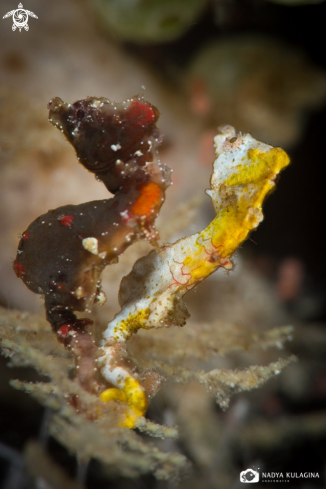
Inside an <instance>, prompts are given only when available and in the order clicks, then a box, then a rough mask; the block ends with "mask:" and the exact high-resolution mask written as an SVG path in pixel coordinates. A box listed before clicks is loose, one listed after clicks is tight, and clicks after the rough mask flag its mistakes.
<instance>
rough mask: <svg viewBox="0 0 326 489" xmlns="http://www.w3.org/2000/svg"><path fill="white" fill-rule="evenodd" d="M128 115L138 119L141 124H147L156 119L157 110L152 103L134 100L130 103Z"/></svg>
mask: <svg viewBox="0 0 326 489" xmlns="http://www.w3.org/2000/svg"><path fill="white" fill-rule="evenodd" d="M129 115H130V118H131V119H138V121H139V122H140V123H141V124H148V123H149V122H152V121H155V120H157V119H158V116H159V112H158V110H157V109H156V108H155V107H153V105H150V104H146V103H145V102H140V101H139V100H134V101H133V102H132V103H131V107H130V110H129Z"/></svg>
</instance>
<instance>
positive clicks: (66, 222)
mask: <svg viewBox="0 0 326 489" xmlns="http://www.w3.org/2000/svg"><path fill="white" fill-rule="evenodd" d="M73 220H74V216H61V217H60V222H61V224H62V225H63V226H67V227H68V228H71V225H72V221H73Z"/></svg>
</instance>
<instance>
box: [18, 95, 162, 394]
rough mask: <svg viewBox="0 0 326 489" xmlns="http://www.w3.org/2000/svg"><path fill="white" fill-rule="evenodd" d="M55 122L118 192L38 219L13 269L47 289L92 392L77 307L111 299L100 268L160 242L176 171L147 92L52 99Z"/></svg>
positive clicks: (52, 318) (88, 347) (90, 363)
mask: <svg viewBox="0 0 326 489" xmlns="http://www.w3.org/2000/svg"><path fill="white" fill-rule="evenodd" d="M48 108H49V109H50V112H49V121H50V122H52V124H53V125H55V126H57V127H58V128H59V129H60V130H61V132H63V133H64V135H65V136H66V138H67V140H68V141H69V142H70V143H71V144H72V145H73V147H74V148H75V150H76V154H77V157H78V160H79V161H80V163H81V164H82V165H83V166H84V167H85V168H86V169H87V170H89V171H90V172H92V173H94V174H95V175H96V178H97V179H98V180H101V181H102V182H103V183H104V185H105V186H106V187H107V189H108V190H109V192H111V193H112V194H114V197H113V198H110V199H107V200H98V201H93V202H86V203H84V204H80V205H65V206H63V207H59V208H58V209H54V210H50V211H49V212H47V213H46V214H43V215H41V216H40V217H38V218H37V219H36V220H35V221H34V222H32V223H31V224H30V225H29V227H28V228H27V229H26V231H24V232H23V233H22V235H21V240H20V242H19V246H18V252H17V257H16V259H15V261H14V264H13V267H14V271H15V272H16V275H17V276H18V277H19V278H21V279H22V280H23V281H24V283H25V284H26V285H27V287H28V288H29V289H30V290H32V291H33V292H36V293H38V294H43V295H44V304H45V310H46V317H47V320H48V321H49V323H50V324H51V326H52V329H53V331H54V332H55V333H56V335H57V337H58V339H59V340H60V341H61V342H62V343H63V344H64V345H65V346H66V347H68V348H69V349H70V350H71V352H72V353H73V355H74V356H75V358H76V362H77V367H78V373H77V376H78V378H79V380H80V382H81V383H82V385H83V386H84V387H85V388H86V389H87V390H89V391H93V392H94V391H96V390H97V389H98V387H97V384H96V382H95V380H94V357H95V353H94V350H95V347H94V344H93V340H92V338H91V335H90V334H88V333H87V331H86V329H85V328H86V326H87V325H89V324H90V323H92V321H91V320H90V319H77V317H76V315H75V313H74V311H86V312H89V311H90V309H91V307H92V305H93V304H94V303H95V302H101V301H103V300H105V296H104V294H103V292H101V273H102V271H103V269H104V268H105V267H106V266H107V265H109V264H112V263H115V262H116V261H117V259H118V257H119V255H121V254H122V253H123V252H124V251H125V249H126V248H127V247H128V246H130V245H131V244H132V243H133V242H135V241H136V240H139V239H147V240H149V241H154V240H156V239H157V233H156V230H155V227H154V221H155V218H156V216H157V214H158V212H159V210H160V208H161V206H162V203H163V202H164V198H165V190H166V188H167V187H168V186H169V185H170V169H169V168H168V167H167V166H165V165H164V164H163V163H161V162H160V160H159V155H158V146H159V145H160V143H161V141H162V135H161V132H160V131H159V130H158V129H157V127H156V122H157V120H158V118H159V112H158V110H157V109H156V108H155V107H154V106H153V105H152V104H150V103H148V102H146V101H144V99H143V98H142V97H133V98H131V99H129V100H127V101H125V102H122V103H115V102H111V101H110V100H108V99H107V98H104V97H99V98H97V97H88V98H86V99H84V100H78V101H77V102H75V103H73V104H67V103H65V102H63V101H62V100H61V99H60V98H59V97H55V98H53V99H52V100H51V101H50V102H49V104H48Z"/></svg>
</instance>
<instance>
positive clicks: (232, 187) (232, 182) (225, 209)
mask: <svg viewBox="0 0 326 489" xmlns="http://www.w3.org/2000/svg"><path fill="white" fill-rule="evenodd" d="M247 158H248V160H249V164H248V162H247V163H243V164H240V165H237V167H236V168H235V170H236V172H235V173H233V174H231V175H230V176H229V177H228V178H227V179H226V180H225V181H224V182H223V183H221V184H220V186H219V187H218V191H219V196H220V197H221V202H220V205H219V210H218V213H217V216H216V217H215V219H214V220H213V221H212V222H211V223H210V224H209V226H208V227H207V228H206V229H204V230H203V231H202V232H201V233H199V235H198V238H197V241H196V245H195V247H194V249H193V250H192V253H190V254H188V256H187V257H186V259H185V260H184V262H183V265H184V267H185V268H184V270H183V272H184V273H188V274H189V276H190V280H189V282H187V287H189V286H190V285H191V283H193V282H195V281H198V280H201V279H203V278H205V277H207V276H208V275H210V274H211V273H212V272H213V271H214V270H215V269H216V268H217V267H218V266H220V265H221V263H222V260H223V259H228V258H229V257H230V256H231V255H232V254H233V253H234V252H235V250H236V249H237V248H238V246H239V245H240V244H241V243H242V242H243V241H244V240H245V239H246V238H247V237H248V234H249V233H250V231H252V230H253V229H255V228H256V227H257V226H258V224H259V223H260V221H261V220H262V219H263V215H262V212H261V208H262V203H263V201H264V199H265V197H266V196H267V195H268V194H269V193H270V192H271V190H273V188H274V186H275V183H274V179H275V177H276V176H277V175H278V173H279V172H280V171H281V170H282V169H283V168H284V167H285V166H287V165H288V164H289V161H290V160H289V157H288V155H287V154H286V153H285V152H284V151H283V150H282V149H280V148H272V149H271V150H269V151H266V152H264V151H260V150H258V149H249V150H248V152H247ZM218 203H219V202H218ZM203 242H204V243H205V242H206V243H209V244H210V252H207V251H205V247H204V246H203V244H202V243H203ZM212 247H213V251H212ZM229 264H230V262H229Z"/></svg>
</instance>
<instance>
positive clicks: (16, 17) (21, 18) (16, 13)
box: [3, 3, 38, 32]
mask: <svg viewBox="0 0 326 489" xmlns="http://www.w3.org/2000/svg"><path fill="white" fill-rule="evenodd" d="M11 15H12V20H13V25H12V30H13V31H15V30H16V29H17V27H18V29H19V32H21V30H22V28H24V29H25V31H28V29H29V26H28V23H27V22H28V16H29V15H30V16H31V17H34V19H38V17H37V15H35V14H34V13H33V12H31V11H30V10H25V9H23V4H22V3H20V4H19V5H18V9H17V10H11V11H10V12H7V13H6V15H4V16H3V19H6V18H7V17H10V16H11Z"/></svg>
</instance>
